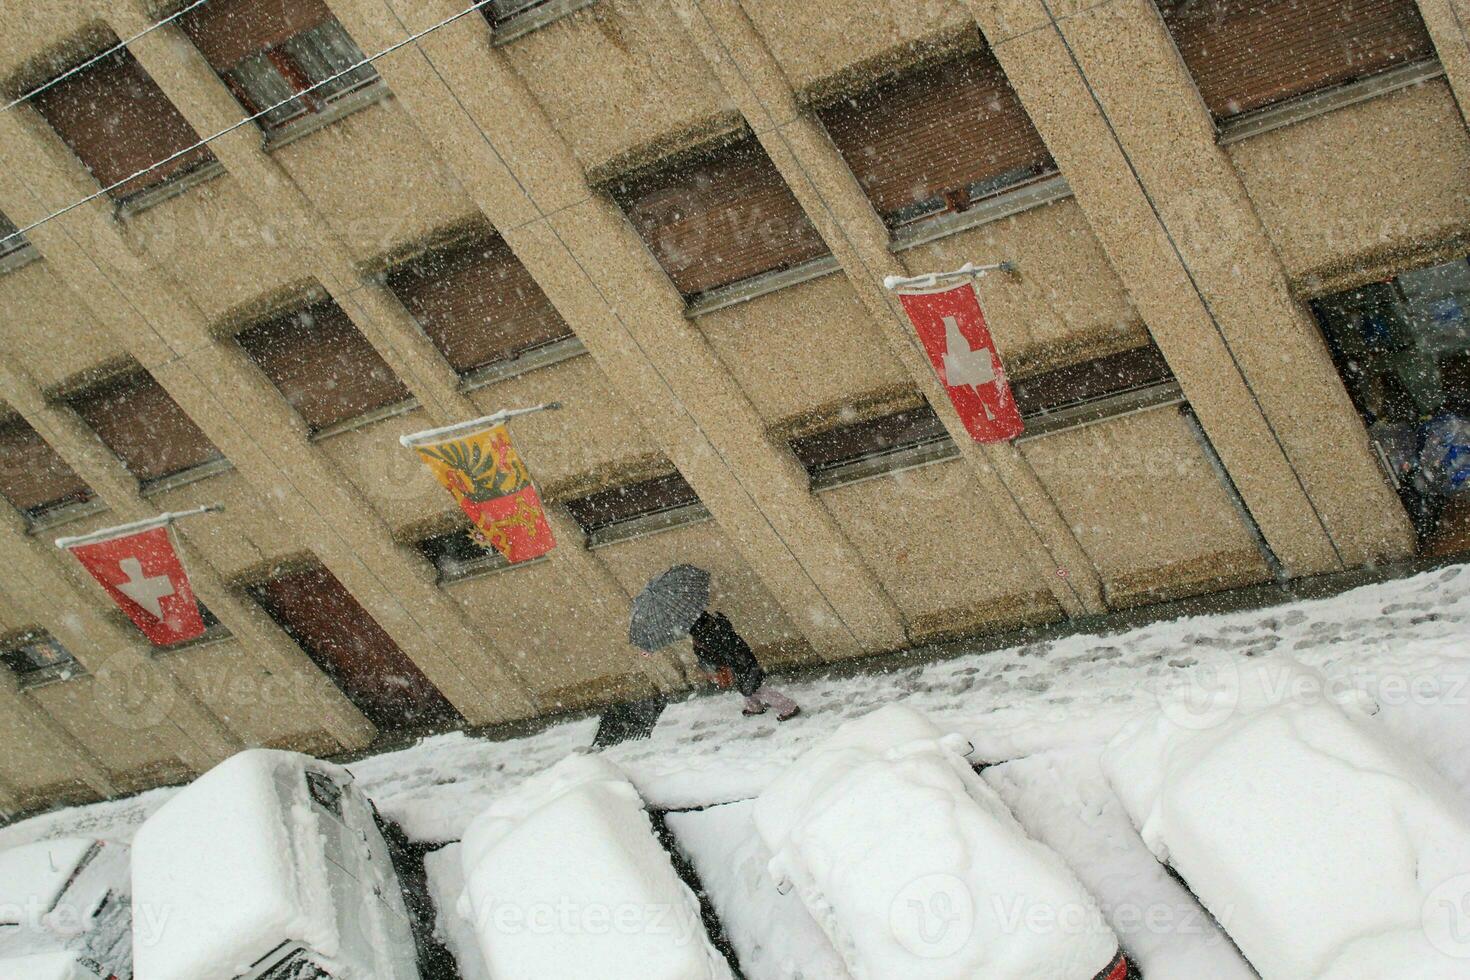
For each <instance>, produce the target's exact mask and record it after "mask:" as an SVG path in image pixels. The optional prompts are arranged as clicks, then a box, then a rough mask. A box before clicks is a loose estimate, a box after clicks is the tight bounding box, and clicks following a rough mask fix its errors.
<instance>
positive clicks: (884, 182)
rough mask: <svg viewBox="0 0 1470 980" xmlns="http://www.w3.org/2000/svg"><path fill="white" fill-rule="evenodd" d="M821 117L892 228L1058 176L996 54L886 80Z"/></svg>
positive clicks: (976, 54)
mask: <svg viewBox="0 0 1470 980" xmlns="http://www.w3.org/2000/svg"><path fill="white" fill-rule="evenodd" d="M817 116H818V118H820V119H821V121H822V124H823V126H825V127H826V129H827V132H828V134H830V135H831V137H832V142H833V143H834V144H835V145H836V146H837V149H838V151H839V152H840V153H841V154H842V157H843V159H844V160H846V161H847V165H848V167H849V168H851V170H852V172H853V174H854V175H855V176H856V177H857V179H858V183H859V184H861V185H862V188H863V190H864V191H865V192H866V193H867V195H868V199H869V200H870V201H872V202H873V207H874V209H876V210H877V212H878V213H879V214H880V215H881V216H882V217H883V220H884V221H885V222H887V223H888V225H889V226H890V227H892V228H897V227H899V226H902V225H905V224H909V223H911V222H914V221H919V220H922V219H924V218H929V217H932V216H935V215H938V214H942V213H945V212H949V211H966V210H969V209H970V208H971V207H972V206H974V205H975V204H976V203H978V202H980V201H982V200H984V199H986V198H988V197H991V196H993V195H996V194H999V193H1001V192H1003V191H1006V190H1010V189H1012V188H1014V187H1017V186H1019V185H1022V184H1026V183H1028V182H1030V181H1033V180H1036V179H1037V178H1039V177H1044V176H1047V175H1050V174H1054V173H1056V170H1057V166H1056V163H1055V162H1054V161H1053V160H1052V157H1051V154H1050V153H1049V152H1048V151H1047V149H1046V145H1045V144H1044V143H1043V142H1042V141H1041V136H1040V135H1039V134H1038V133H1037V132H1036V127H1035V126H1033V125H1032V124H1031V119H1030V117H1028V116H1027V115H1026V110H1025V109H1023V108H1022V107H1021V101H1020V100H1019V99H1018V98H1017V97H1016V93H1015V92H1014V91H1012V89H1011V86H1010V83H1009V82H1008V81H1007V80H1006V76H1005V72H1004V71H1002V70H1001V67H1000V63H999V62H998V61H996V60H995V55H994V54H992V53H991V51H990V49H989V48H988V47H983V48H981V49H980V50H979V51H973V52H969V53H966V54H964V55H961V56H959V57H956V58H950V59H948V60H946V61H944V62H942V63H940V64H937V65H930V66H926V67H923V68H919V69H917V70H914V71H910V72H908V73H906V74H902V75H898V76H896V77H894V76H890V77H888V78H884V79H882V80H880V81H879V82H877V83H876V84H874V85H871V86H869V87H868V88H865V89H863V90H861V91H859V92H856V93H852V94H848V95H844V96H842V97H840V98H838V99H837V100H836V101H833V102H830V103H828V104H826V105H824V106H821V107H819V108H818V109H817Z"/></svg>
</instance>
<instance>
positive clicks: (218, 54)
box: [179, 0, 332, 72]
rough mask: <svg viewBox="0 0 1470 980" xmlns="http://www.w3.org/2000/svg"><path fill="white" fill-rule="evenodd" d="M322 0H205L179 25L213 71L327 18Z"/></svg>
mask: <svg viewBox="0 0 1470 980" xmlns="http://www.w3.org/2000/svg"><path fill="white" fill-rule="evenodd" d="M331 18H332V12H331V10H329V9H328V8H327V5H326V4H325V3H323V2H322V0H209V2H208V3H206V4H205V5H204V6H202V7H198V8H196V9H194V10H191V11H190V12H189V13H187V14H185V15H184V16H183V17H181V18H179V25H180V26H181V27H182V28H183V29H184V33H185V34H187V35H189V39H190V40H191V41H193V42H194V45H195V46H196V47H197V48H198V49H199V51H200V53H201V54H203V55H204V57H205V60H207V61H208V62H209V64H210V66H211V67H213V68H214V70H215V71H217V72H226V71H229V70H230V69H231V68H233V67H235V65H237V64H239V62H240V61H241V60H242V59H244V58H246V57H248V56H249V55H252V54H256V53H258V52H261V51H264V50H266V49H267V48H273V47H275V46H276V45H278V44H281V43H283V42H284V41H286V40H288V39H290V38H292V37H295V36H296V35H297V34H300V33H301V32H302V31H308V30H311V29H312V28H313V27H316V26H317V25H318V24H320V23H322V22H324V21H327V20H330V19H331Z"/></svg>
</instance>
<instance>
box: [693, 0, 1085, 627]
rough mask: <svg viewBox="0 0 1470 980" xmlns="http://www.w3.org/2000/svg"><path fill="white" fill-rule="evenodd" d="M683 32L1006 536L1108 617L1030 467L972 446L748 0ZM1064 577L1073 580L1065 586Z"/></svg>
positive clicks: (870, 214) (885, 251)
mask: <svg viewBox="0 0 1470 980" xmlns="http://www.w3.org/2000/svg"><path fill="white" fill-rule="evenodd" d="M672 6H673V7H674V10H675V12H676V13H677V15H678V17H679V20H680V21H681V22H682V23H683V25H684V27H685V29H686V30H687V31H688V32H689V35H690V37H691V38H692V39H693V41H694V43H695V46H696V47H697V48H698V49H699V51H700V52H701V53H702V54H703V55H704V58H705V60H706V61H707V62H708V63H709V65H710V67H711V69H712V70H713V71H714V73H715V76H716V77H717V78H719V80H720V83H721V85H722V86H723V87H724V89H725V92H726V94H727V95H728V96H729V97H730V100H731V101H732V102H734V103H735V105H737V106H738V107H739V108H740V111H741V113H742V114H743V115H744V116H745V119H746V121H747V122H748V123H749V124H750V127H751V129H752V130H753V131H754V132H755V134H756V137H757V138H758V139H759V140H760V141H761V145H762V146H763V147H764V148H765V150H766V153H767V154H768V155H769V156H770V158H771V160H772V162H774V163H775V165H776V169H777V170H779V171H780V172H781V175H782V177H784V178H785V180H786V183H787V185H788V186H790V187H791V190H792V192H793V193H795V195H796V198H797V200H798V201H799V202H800V203H801V205H802V208H803V209H804V210H805V211H806V213H807V216H808V217H809V218H810V219H811V221H812V223H813V224H814V225H816V227H817V230H818V231H819V232H820V233H821V234H822V237H823V239H824V240H825V241H826V243H827V246H828V248H830V249H831V250H832V254H833V255H835V256H836V257H837V259H838V261H839V262H840V263H841V264H842V268H843V271H844V272H846V273H847V278H848V281H849V282H851V283H852V285H853V289H854V291H855V292H856V293H857V295H858V298H859V300H860V301H861V302H862V304H863V306H864V307H865V308H866V309H867V310H868V313H869V315H871V316H872V317H873V319H874V321H875V322H877V323H878V324H880V325H881V327H882V331H883V335H884V338H885V339H886V340H887V342H888V346H889V348H890V349H891V350H892V351H893V353H894V355H895V356H896V357H897V358H898V360H899V361H900V363H902V364H903V365H904V367H905V368H906V369H907V370H908V373H909V376H910V377H911V378H912V379H913V381H914V383H915V385H917V386H918V387H919V389H920V390H921V391H923V392H924V394H925V396H926V397H927V398H928V399H929V403H930V405H932V406H933V407H934V410H935V412H936V413H938V415H939V417H940V419H942V420H943V421H944V425H945V428H946V429H948V430H949V434H950V436H951V437H952V438H953V439H954V442H955V445H957V446H959V447H960V452H961V454H962V455H963V457H964V459H965V462H966V464H967V465H968V466H969V468H970V471H971V474H972V477H973V479H974V481H975V483H976V484H977V487H978V490H979V494H980V496H981V497H983V499H984V500H985V501H986V502H987V504H988V506H989V509H990V510H991V513H992V515H993V519H994V524H995V527H996V528H997V530H998V532H999V534H1000V536H1002V537H1003V538H1005V539H1007V540H1008V541H1009V543H1010V544H1011V546H1012V548H1014V550H1015V551H1016V552H1017V553H1018V554H1022V555H1025V556H1026V558H1027V559H1028V560H1029V562H1030V564H1031V567H1032V570H1033V573H1034V574H1035V576H1036V577H1037V578H1038V579H1039V581H1040V582H1042V583H1044V584H1045V587H1046V588H1047V589H1049V590H1050V591H1051V593H1052V595H1053V596H1055V597H1056V600H1057V602H1058V603H1059V604H1060V605H1061V606H1062V608H1063V609H1064V610H1066V612H1067V613H1068V615H1071V616H1079V615H1083V614H1086V613H1100V612H1102V611H1103V610H1104V609H1105V603H1104V600H1103V593H1102V582H1101V579H1100V578H1099V576H1098V574H1097V569H1096V568H1094V567H1093V564H1092V562H1091V561H1090V560H1089V559H1088V557H1087V555H1086V553H1084V552H1083V550H1082V547H1081V545H1080V544H1078V542H1077V539H1076V537H1075V536H1074V535H1073V534H1072V531H1071V528H1070V527H1069V526H1068V525H1067V522H1066V521H1065V520H1064V519H1063V518H1062V516H1061V513H1060V512H1059V511H1058V510H1057V508H1056V505H1055V504H1054V503H1053V502H1052V500H1051V497H1050V496H1049V495H1048V494H1047V493H1046V492H1045V490H1044V488H1043V487H1042V486H1041V482H1040V480H1038V479H1037V477H1036V474H1035V473H1034V472H1033V471H1032V469H1031V467H1030V466H1029V465H1028V464H1027V462H1026V460H1025V458H1024V457H1023V456H1022V455H1021V454H1020V453H1019V452H1018V451H1017V450H1016V448H1015V447H1014V446H1011V445H1009V444H1001V445H992V446H981V445H979V444H977V443H976V442H975V441H974V440H973V439H971V438H970V436H969V434H968V433H967V432H966V431H965V427H964V424H963V423H962V422H961V421H960V418H959V415H958V413H957V412H956V411H955V410H954V406H953V405H952V404H951V403H950V400H949V396H948V395H947V394H946V393H945V390H944V387H943V385H941V384H940V383H939V379H938V377H936V376H935V374H934V370H933V368H932V367H931V366H930V363H929V359H928V355H927V354H926V353H925V352H924V350H923V348H922V346H921V345H920V344H919V342H918V339H917V338H916V337H915V336H914V334H913V331H912V330H911V329H910V327H909V324H908V318H907V317H906V316H905V315H904V313H903V310H902V308H901V307H900V306H899V304H898V302H897V300H896V299H895V298H894V296H893V294H892V293H891V292H890V291H889V290H886V289H884V288H883V286H882V282H883V277H884V276H888V275H907V274H908V270H906V269H905V268H904V266H903V264H902V263H901V262H900V261H899V259H898V257H897V256H895V255H894V254H893V253H892V251H890V250H889V248H888V230H887V228H886V227H885V226H884V224H883V221H882V219H881V218H879V217H878V215H877V213H876V212H875V211H874V210H873V208H872V205H871V204H870V203H869V202H868V199H867V196H866V195H865V194H864V193H863V191H862V188H861V187H860V186H859V185H858V182H857V178H856V177H854V176H853V174H852V171H851V170H850V169H849V168H848V166H847V164H846V163H845V162H844V161H843V159H842V156H841V154H839V153H838V152H837V148H836V147H835V146H833V145H832V141H831V140H830V139H828V138H827V134H826V133H825V132H823V130H822V128H821V126H820V124H819V123H817V121H816V120H815V119H813V118H812V116H811V115H810V114H809V113H805V112H802V111H801V110H800V108H799V107H798V105H797V101H796V95H795V93H794V92H793V91H792V89H791V86H790V84H789V83H788V82H787V80H786V77H785V75H784V74H783V73H782V71H781V69H780V66H779V65H778V64H777V63H776V59H775V58H774V56H772V54H771V53H770V50H769V49H768V48H767V47H766V45H765V42H764V41H763V40H762V39H761V37H760V35H759V34H758V33H757V32H756V30H755V27H754V25H752V24H751V22H750V19H749V18H748V17H747V16H746V14H745V11H744V9H743V8H742V7H741V6H740V4H739V3H738V2H737V0H672ZM1059 572H1064V573H1065V574H1058V573H1059Z"/></svg>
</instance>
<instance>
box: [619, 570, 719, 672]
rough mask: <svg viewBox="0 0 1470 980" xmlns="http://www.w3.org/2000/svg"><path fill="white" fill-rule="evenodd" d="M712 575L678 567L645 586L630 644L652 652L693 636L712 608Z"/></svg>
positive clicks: (632, 624) (631, 626)
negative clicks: (696, 623) (698, 621)
mask: <svg viewBox="0 0 1470 980" xmlns="http://www.w3.org/2000/svg"><path fill="white" fill-rule="evenodd" d="M709 578H710V576H709V572H707V571H705V570H704V569H702V568H697V567H695V566H694V565H675V566H674V567H673V568H671V569H669V570H668V571H666V572H664V573H663V574H662V575H659V576H658V577H657V578H655V579H654V580H653V581H651V582H649V583H648V584H647V585H645V586H644V587H643V591H642V592H640V593H638V596H637V598H635V599H634V600H633V615H632V617H631V618H630V619H629V621H628V642H629V643H631V644H633V645H634V646H636V647H639V648H641V649H643V650H647V651H649V652H652V651H654V650H657V649H659V648H661V647H666V646H668V645H669V644H670V643H673V642H674V641H675V640H679V639H682V638H683V637H685V636H688V635H689V627H691V626H693V625H694V621H695V620H696V619H698V618H699V614H700V613H702V612H704V610H705V609H706V608H707V607H708V606H709Z"/></svg>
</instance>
